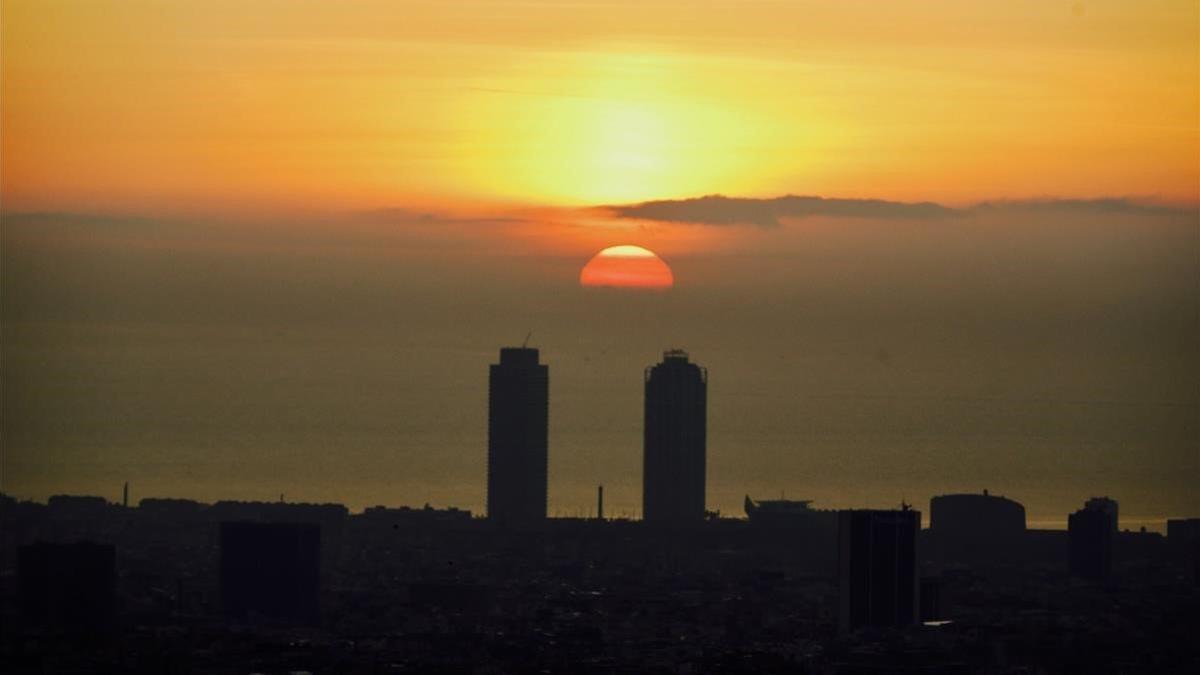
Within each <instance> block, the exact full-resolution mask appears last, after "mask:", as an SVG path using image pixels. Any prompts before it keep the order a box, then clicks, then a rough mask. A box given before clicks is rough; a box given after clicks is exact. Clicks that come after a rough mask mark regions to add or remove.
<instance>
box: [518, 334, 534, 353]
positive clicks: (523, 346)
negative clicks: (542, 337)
mask: <svg viewBox="0 0 1200 675" xmlns="http://www.w3.org/2000/svg"><path fill="white" fill-rule="evenodd" d="M531 337H533V331H529V332H528V333H526V334H525V341H524V342H522V343H521V349H524V348H526V347H528V346H529V338H531Z"/></svg>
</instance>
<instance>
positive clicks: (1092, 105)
mask: <svg viewBox="0 0 1200 675" xmlns="http://www.w3.org/2000/svg"><path fill="white" fill-rule="evenodd" d="M2 11H3V17H2V18H3V36H2V37H3V54H2V56H3V63H2V74H3V92H2V115H3V117H2V125H3V126H2V129H0V131H2V143H3V145H2V148H0V149H2V153H0V157H2V166H0V169H2V174H0V181H2V195H0V196H2V198H3V208H4V209H5V210H6V211H20V210H55V211H94V210H100V211H124V212H140V213H193V212H197V211H207V210H216V211H226V212H232V213H256V212H261V211H266V212H277V211H282V212H287V211H306V210H314V209H329V210H338V209H351V210H355V209H372V208H382V207H391V206H405V207H410V208H428V209H443V210H444V209H449V210H458V211H463V210H467V211H470V210H472V209H476V208H480V209H484V208H494V207H495V205H497V204H500V205H539V206H572V205H583V204H597V203H617V202H630V201H638V200H646V199H659V198H678V197H688V196H695V195H701V194H708V193H718V192H719V193H724V194H737V195H751V196H769V195H775V194H782V193H789V192H792V193H802V194H823V195H833V196H843V197H877V198H888V199H902V200H926V199H928V200H937V201H944V202H951V203H959V202H970V201H975V200H980V199H995V198H1020V197H1031V196H1045V195H1061V196H1101V195H1129V196H1140V197H1155V198H1163V199H1170V200H1187V201H1195V200H1197V199H1200V4H1198V3H1196V2H1194V0H1181V1H1177V2H1175V1H1158V0H1153V1H1145V2H1136V3H1133V2H1125V1H1113V2H1046V1H1044V0H1038V1H1020V2H1018V1H1013V2H995V3H973V2H961V0H953V1H944V2H918V3H879V2H865V1H864V2H836V3H833V2H830V3H805V2H786V3H743V2H715V3H705V4H704V5H703V6H699V5H698V4H697V3H692V2H685V1H683V0H679V1H677V2H660V1H651V2H616V1H604V0H599V1H595V2H590V1H589V2H574V3H557V2H537V1H521V2H517V1H487V0H474V1H471V2H442V1H432V2H409V3H402V2H328V3H315V2H313V3H308V2H304V3H297V2H291V1H278V2H253V3H247V2H243V1H241V0H239V1H230V2H224V1H207V2H166V1H163V0H153V1H146V2H136V1H131V0H121V1H119V2H103V1H99V0H88V1H86V2H58V1H54V0H37V1H35V2H24V1H20V2H18V1H10V0H4V1H3V4H2Z"/></svg>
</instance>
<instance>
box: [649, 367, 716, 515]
mask: <svg viewBox="0 0 1200 675" xmlns="http://www.w3.org/2000/svg"><path fill="white" fill-rule="evenodd" d="M645 379H646V401H645V406H646V407H645V427H644V431H643V453H644V454H643V474H642V509H643V517H644V518H645V520H646V521H647V522H650V523H668V524H682V523H698V522H701V521H703V520H704V482H705V454H706V435H707V427H706V415H707V409H708V371H706V370H705V369H704V368H701V367H700V366H698V365H696V364H694V363H690V362H688V355H687V353H686V352H684V351H681V350H678V349H673V350H670V351H668V352H666V353H664V354H663V361H662V363H660V364H658V365H656V366H652V367H650V368H647V369H646V374H645Z"/></svg>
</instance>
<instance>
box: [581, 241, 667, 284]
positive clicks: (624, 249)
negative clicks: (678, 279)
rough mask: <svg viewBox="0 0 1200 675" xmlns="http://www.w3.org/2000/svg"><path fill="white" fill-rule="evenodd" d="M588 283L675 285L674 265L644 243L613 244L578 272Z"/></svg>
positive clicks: (582, 280) (584, 282) (583, 280)
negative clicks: (669, 263)
mask: <svg viewBox="0 0 1200 675" xmlns="http://www.w3.org/2000/svg"><path fill="white" fill-rule="evenodd" d="M579 284H580V285H581V286H588V287H593V288H597V287H609V288H645V289H658V290H661V289H667V288H671V287H672V286H674V285H675V275H674V274H672V273H671V268H670V267H668V266H667V263H665V262H663V260H662V258H659V257H658V256H657V255H655V254H654V252H653V251H650V250H648V249H645V248H642V247H641V246H630V245H622V246H610V247H608V248H606V249H604V250H603V251H600V252H599V253H597V254H596V255H595V256H594V257H593V258H592V259H591V260H589V261H588V264H587V265H584V267H583V271H581V272H580V273H579Z"/></svg>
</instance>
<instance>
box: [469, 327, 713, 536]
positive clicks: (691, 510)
mask: <svg viewBox="0 0 1200 675" xmlns="http://www.w3.org/2000/svg"><path fill="white" fill-rule="evenodd" d="M645 385H646V400H645V424H644V429H643V437H642V438H643V458H642V511H643V518H644V519H645V520H646V521H647V522H649V523H654V524H662V525H687V524H691V523H699V522H700V521H702V520H703V519H704V481H705V468H704V467H705V453H706V450H705V448H706V425H705V416H706V411H707V409H708V372H707V371H706V370H705V369H704V368H701V367H700V366H697V365H696V364H694V363H691V362H689V361H688V355H687V353H686V352H683V351H681V350H677V349H676V350H671V351H668V352H666V353H665V354H663V360H662V363H659V364H658V365H654V366H650V367H649V368H647V369H646V372H645ZM549 406H550V369H549V367H548V366H546V365H545V364H542V363H539V362H538V350H536V349H530V348H526V347H505V348H503V349H501V350H500V363H497V364H493V365H492V367H491V376H490V380H489V383H488V490H487V514H488V519H489V520H493V521H496V522H499V523H502V524H505V525H515V526H520V525H533V524H536V523H538V522H541V521H542V520H543V519H545V518H546V494H547V483H548V481H547V463H548V460H549V443H548V431H549V424H548V422H549Z"/></svg>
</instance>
